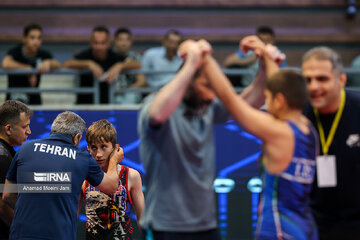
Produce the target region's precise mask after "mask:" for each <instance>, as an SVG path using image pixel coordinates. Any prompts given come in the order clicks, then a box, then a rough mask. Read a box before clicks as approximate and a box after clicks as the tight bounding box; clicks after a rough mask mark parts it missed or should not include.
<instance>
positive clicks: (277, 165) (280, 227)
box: [179, 36, 318, 240]
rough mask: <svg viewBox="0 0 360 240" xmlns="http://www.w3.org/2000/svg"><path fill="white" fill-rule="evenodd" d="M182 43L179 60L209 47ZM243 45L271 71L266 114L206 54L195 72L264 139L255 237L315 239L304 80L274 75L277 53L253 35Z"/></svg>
mask: <svg viewBox="0 0 360 240" xmlns="http://www.w3.org/2000/svg"><path fill="white" fill-rule="evenodd" d="M183 44H184V45H183V46H180V48H179V51H180V54H181V55H182V56H186V53H187V51H189V50H190V49H194V44H196V45H197V46H198V48H200V49H204V48H209V44H208V43H207V42H205V41H204V40H201V41H199V42H194V41H190V42H184V43H183ZM185 44H186V45H185ZM242 47H243V48H247V49H254V51H255V52H256V53H257V54H258V55H261V56H262V57H263V59H262V61H264V62H263V63H262V64H266V67H267V72H268V73H270V72H272V73H273V72H275V73H274V74H271V75H270V74H269V75H270V77H269V78H268V80H267V82H266V89H265V98H266V105H267V110H268V113H264V112H262V111H259V110H257V109H254V108H253V107H251V106H250V105H248V104H247V103H246V102H245V101H244V100H243V99H242V98H239V96H238V95H237V94H236V92H235V91H234V89H233V87H232V86H231V83H230V82H229V80H228V79H227V78H226V76H225V75H224V74H223V72H222V71H221V69H220V67H219V66H218V64H217V63H216V61H215V60H214V59H213V58H212V57H211V55H210V54H204V56H203V61H202V64H201V66H200V69H201V70H202V71H203V72H204V73H205V78H207V80H208V81H209V82H210V84H211V86H212V88H213V89H214V91H215V92H216V95H217V96H218V97H219V98H220V100H221V101H222V102H223V103H224V105H225V107H226V108H227V109H228V110H229V112H230V113H231V114H232V116H233V118H235V119H236V121H237V122H238V123H239V124H241V125H242V126H243V127H244V129H245V130H246V131H248V132H249V133H252V134H254V135H255V136H257V137H258V138H260V139H261V140H262V141H263V155H262V164H263V166H264V170H265V171H264V174H263V177H264V187H263V188H264V189H263V194H262V195H263V196H262V200H261V205H260V217H259V222H258V227H257V233H256V239H298V240H299V239H304V240H305V239H308V240H309V239H314V240H315V239H317V229H316V225H315V222H314V219H313V217H312V215H311V210H310V206H309V200H310V190H311V186H312V182H313V179H314V173H315V158H316V155H317V153H318V146H317V135H316V132H315V130H314V128H313V127H312V125H311V123H310V121H309V120H308V119H307V118H306V117H305V116H304V115H303V114H302V109H303V107H304V105H305V103H306V102H307V90H306V83H305V80H304V78H303V77H302V75H301V73H299V72H296V71H293V70H280V71H278V69H277V65H276V63H275V60H276V59H277V57H278V56H280V53H279V52H276V51H273V50H274V47H268V46H265V45H264V44H263V43H262V42H261V41H260V39H258V38H257V37H255V36H251V37H248V38H246V39H244V42H243V44H242ZM269 49H270V50H272V51H269ZM207 52H210V51H207Z"/></svg>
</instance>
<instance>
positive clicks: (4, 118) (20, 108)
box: [0, 100, 32, 132]
mask: <svg viewBox="0 0 360 240" xmlns="http://www.w3.org/2000/svg"><path fill="white" fill-rule="evenodd" d="M21 113H25V115H26V116H29V117H31V116H32V111H31V110H30V108H29V107H28V106H26V104H25V103H22V102H20V101H17V100H7V101H5V102H4V103H3V104H2V105H1V106H0V126H1V128H0V129H1V130H0V132H2V131H3V128H2V127H3V126H5V125H6V124H17V123H18V122H19V121H20V114H21Z"/></svg>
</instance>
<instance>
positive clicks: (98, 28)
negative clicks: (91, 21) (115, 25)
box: [92, 25, 110, 34]
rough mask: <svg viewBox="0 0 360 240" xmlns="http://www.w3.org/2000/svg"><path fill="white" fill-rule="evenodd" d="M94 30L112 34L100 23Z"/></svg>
mask: <svg viewBox="0 0 360 240" xmlns="http://www.w3.org/2000/svg"><path fill="white" fill-rule="evenodd" d="M92 32H93V33H94V32H104V33H106V34H110V32H109V29H108V28H107V27H105V26H102V25H99V26H96V27H94V28H93V30H92Z"/></svg>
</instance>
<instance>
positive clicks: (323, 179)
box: [316, 155, 337, 188]
mask: <svg viewBox="0 0 360 240" xmlns="http://www.w3.org/2000/svg"><path fill="white" fill-rule="evenodd" d="M316 173H317V183H318V187H319V188H323V187H336V185H337V177H336V157H335V155H324V156H318V157H317V158H316Z"/></svg>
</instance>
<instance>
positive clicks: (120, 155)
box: [110, 144, 124, 164]
mask: <svg viewBox="0 0 360 240" xmlns="http://www.w3.org/2000/svg"><path fill="white" fill-rule="evenodd" d="M123 159H124V150H123V149H122V147H120V146H119V144H116V145H115V148H114V150H113V151H112V153H111V154H110V160H113V161H116V163H117V164H119V163H121V161H122V160H123Z"/></svg>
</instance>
